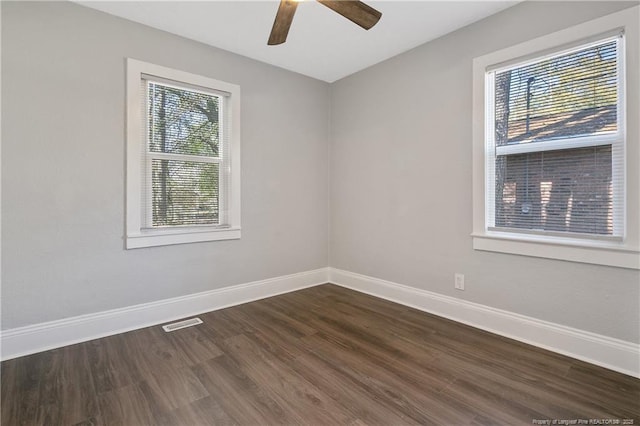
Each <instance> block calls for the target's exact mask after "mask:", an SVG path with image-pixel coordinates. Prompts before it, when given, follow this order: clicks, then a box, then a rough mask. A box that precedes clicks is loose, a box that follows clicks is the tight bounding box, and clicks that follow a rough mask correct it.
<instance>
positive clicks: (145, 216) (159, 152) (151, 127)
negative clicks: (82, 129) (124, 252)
mask: <svg viewBox="0 0 640 426" xmlns="http://www.w3.org/2000/svg"><path fill="white" fill-rule="evenodd" d="M238 123H239V87H238V86H235V85H232V84H229V83H224V82H220V81H216V80H213V79H209V78H206V77H202V76H197V75H194V74H189V73H186V72H182V71H177V70H172V69H169V68H165V67H160V66H157V65H152V64H147V63H144V62H140V61H136V60H133V59H128V60H127V244H126V246H127V248H138V247H147V246H156V245H167V244H179V243H189V242H200V241H212V240H222V239H235V238H240V186H239V183H240V182H239V176H240V175H239V173H240V170H239V165H240V162H239V153H240V150H239V125H238Z"/></svg>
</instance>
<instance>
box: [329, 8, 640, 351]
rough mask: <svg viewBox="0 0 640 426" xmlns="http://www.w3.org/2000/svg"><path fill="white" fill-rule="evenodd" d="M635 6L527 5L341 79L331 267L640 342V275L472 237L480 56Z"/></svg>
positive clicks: (334, 117)
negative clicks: (522, 252) (504, 249)
mask: <svg viewBox="0 0 640 426" xmlns="http://www.w3.org/2000/svg"><path fill="white" fill-rule="evenodd" d="M630 5H632V4H631V3H627V4H620V3H618V4H616V3H595V2H568V3H543V2H525V3H521V4H519V5H517V6H515V7H513V8H510V9H507V10H506V11H504V12H502V13H500V14H498V15H494V16H492V17H489V18H487V19H485V20H483V21H480V22H478V23H476V24H472V25H470V26H468V27H466V28H463V29H461V30H459V31H456V32H454V33H451V34H449V35H446V36H444V37H442V38H440V39H438V40H435V41H433V42H430V43H427V44H425V45H422V46H420V47H418V48H416V49H413V50H411V51H409V52H407V53H404V54H402V55H399V56H397V57H395V58H392V59H390V60H388V61H386V62H383V63H381V64H378V65H376V66H374V67H372V68H369V69H367V70H364V71H362V72H360V73H358V74H355V75H353V76H350V77H347V78H345V79H343V80H341V81H339V82H336V83H335V84H333V85H332V87H331V93H332V104H331V125H332V135H331V145H330V159H329V164H330V173H329V175H330V179H331V182H330V189H329V191H330V194H331V198H330V201H331V202H330V214H329V222H330V241H331V242H330V260H329V263H330V265H331V266H332V267H336V268H341V269H345V270H348V271H352V272H357V273H361V274H365V275H370V276H373V277H377V278H381V279H385V280H390V281H394V282H397V283H401V284H405V285H409V286H413V287H416V288H420V289H425V290H429V291H433V292H437V293H441V294H445V295H449V296H454V297H458V298H461V299H465V300H470V301H473V302H477V303H481V304H485V305H489V306H493V307H496V308H501V309H505V310H508V311H512V312H517V313H520V314H524V315H528V316H531V317H535V318H539V319H543V320H547V321H551V322H555V323H559V324H564V325H567V326H572V327H576V328H579V329H583V330H588V331H592V332H596V333H601V334H604V335H607V336H612V337H616V338H620V339H624V340H628V341H632V342H638V341H640V336H639V334H640V331H639V321H638V318H639V317H640V309H639V303H640V294H639V285H640V273H639V272H638V271H633V270H627V269H617V268H611V267H603V266H594V265H587V264H580V263H571V262H562V261H553V260H544V259H537V258H530V257H522V256H514V255H507V254H498V253H489V252H481V251H474V250H473V249H472V241H471V237H470V233H471V229H472V209H471V198H472V194H471V190H472V188H471V124H472V123H471V120H472V110H471V96H472V74H471V73H472V60H473V58H474V57H476V56H480V55H483V54H486V53H489V52H492V51H495V50H498V49H501V48H504V47H507V46H510V45H514V44H517V43H519V42H523V41H526V40H528V39H531V38H535V37H537V36H541V35H544V34H546V33H550V32H553V31H556V30H559V29H562V28H565V27H568V26H571V25H574V24H577V23H580V22H584V21H587V20H590V19H593V18H596V17H598V16H601V15H605V14H608V13H612V12H614V11H616V10H619V9H621V8H624V7H629V6H630ZM636 95H637V94H636ZM455 272H461V273H464V274H465V278H466V290H465V291H464V292H461V291H458V290H454V288H453V274H454V273H455Z"/></svg>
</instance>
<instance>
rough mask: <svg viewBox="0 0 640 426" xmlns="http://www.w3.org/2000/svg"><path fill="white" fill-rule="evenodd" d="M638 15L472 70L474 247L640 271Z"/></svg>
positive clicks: (558, 36) (583, 28)
mask: <svg viewBox="0 0 640 426" xmlns="http://www.w3.org/2000/svg"><path fill="white" fill-rule="evenodd" d="M637 14H638V8H632V9H630V10H627V11H623V12H619V13H617V14H614V15H609V16H607V17H604V18H601V19H599V20H596V21H591V22H589V23H587V24H582V25H580V26H577V27H573V28H571V29H568V30H565V31H563V32H560V33H555V34H552V35H549V36H545V37H542V38H540V39H536V40H533V41H531V42H527V43H524V44H522V45H518V46H514V47H512V48H509V49H505V50H503V51H500V52H495V53H493V54H490V55H486V56H484V57H481V58H476V60H474V122H475V128H474V179H475V182H474V233H473V238H474V248H476V249H480V250H490V251H499V252H506V253H515V254H524V255H532V256H539V257H549V258H557V259H563V260H573V261H580V262H588V263H598V264H606V265H612V266H623V267H631V268H640V255H639V254H638V226H637V222H638V197H637V195H635V194H634V195H631V196H630V192H629V189H632V188H633V189H634V190H635V192H636V193H637V192H638V189H640V188H638V179H637V177H638V174H637V170H636V171H632V170H630V167H629V165H631V164H632V159H633V158H635V157H634V155H637V153H638V136H637V135H638V131H637V125H636V124H633V125H632V126H627V123H626V120H625V119H626V117H627V116H632V117H633V116H636V115H637V93H638V91H637V90H638V87H637V78H636V81H633V82H632V81H631V79H630V78H629V77H630V75H631V74H633V75H635V76H637V73H638V67H637V63H635V62H630V63H631V65H632V66H628V67H627V66H625V64H626V59H627V52H632V54H631V55H632V56H633V57H634V58H637V49H638V43H637ZM634 19H635V22H634ZM627 33H631V35H630V36H629V35H628V34H627ZM634 35H635V36H636V38H635V39H634V38H633V36H634ZM630 39H633V40H632V41H631V40H630ZM627 71H629V73H630V75H627ZM627 86H633V88H632V87H627ZM627 93H629V94H633V95H630V96H636V98H635V99H634V100H631V101H629V100H628V99H627V97H626V94H627ZM629 106H632V108H633V109H634V113H636V115H632V114H630V113H631V111H630V110H629ZM633 168H634V169H637V165H634V166H633ZM632 222H634V223H632Z"/></svg>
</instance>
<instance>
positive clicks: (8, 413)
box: [1, 285, 640, 425]
mask: <svg viewBox="0 0 640 426" xmlns="http://www.w3.org/2000/svg"><path fill="white" fill-rule="evenodd" d="M200 318H201V319H202V320H203V321H204V324H202V325H199V326H196V327H191V328H186V329H182V330H178V331H175V332H172V333H165V332H164V331H163V330H162V328H160V327H159V326H158V327H150V328H146V329H142V330H138V331H134V332H130V333H125V334H120V335H117V336H112V337H107V338H103V339H98V340H94V341H91V342H86V343H82V344H78V345H73V346H68V347H65V348H61V349H56V350H51V351H47V352H43V353H39V354H35V355H30V356H27V357H23V358H18V359H14V360H9V361H5V362H3V363H2V371H1V373H2V425H23V424H25V425H32V424H34V425H74V424H79V425H93V424H95V425H147V424H154V425H207V424H240V425H263V424H312V425H364V424H378V425H401V424H442V425H486V424H528V425H531V424H534V421H535V420H546V419H550V420H553V419H558V420H586V421H590V419H598V420H602V419H605V420H606V419H615V420H616V421H619V422H620V424H623V421H624V420H625V419H629V420H631V421H632V422H633V424H636V425H637V424H639V423H640V380H638V379H634V378H631V377H629V376H625V375H622V374H618V373H614V372H612V371H609V370H606V369H603V368H599V367H595V366H593V365H589V364H586V363H584V362H580V361H576V360H573V359H570V358H567V357H564V356H561V355H558V354H554V353H552V352H548V351H544V350H541V349H537V348H534V347H531V346H528V345H525V344H522V343H518V342H515V341H512V340H509V339H506V338H502V337H498V336H495V335H492V334H490V333H486V332H483V331H480V330H477V329H474V328H471V327H467V326H464V325H460V324H457V323H455V322H452V321H448V320H445V319H442V318H439V317H436V316H432V315H428V314H426V313H424V312H420V311H417V310H414V309H410V308H407V307H404V306H401V305H397V304H394V303H390V302H387V301H384V300H380V299H376V298H373V297H369V296H366V295H363V294H360V293H356V292H352V291H349V290H346V289H343V288H340V287H336V286H332V285H324V286H319V287H315V288H311V289H307V290H303V291H299V292H295V293H289V294H286V295H283V296H278V297H273V298H270V299H266V300H262V301H258V302H254V303H249V304H245V305H242V306H236V307H233V308H229V309H224V310H220V311H216V312H211V313H208V314H204V315H200Z"/></svg>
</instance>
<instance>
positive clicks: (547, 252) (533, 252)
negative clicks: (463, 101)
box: [471, 6, 640, 269]
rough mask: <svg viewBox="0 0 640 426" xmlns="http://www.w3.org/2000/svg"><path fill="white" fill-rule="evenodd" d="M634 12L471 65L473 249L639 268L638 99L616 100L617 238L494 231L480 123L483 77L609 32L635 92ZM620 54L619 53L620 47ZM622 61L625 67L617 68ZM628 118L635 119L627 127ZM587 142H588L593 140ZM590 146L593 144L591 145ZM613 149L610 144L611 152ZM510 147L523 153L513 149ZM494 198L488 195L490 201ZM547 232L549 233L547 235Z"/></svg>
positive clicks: (488, 101) (486, 91) (489, 157)
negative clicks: (620, 36)
mask: <svg viewBox="0 0 640 426" xmlns="http://www.w3.org/2000/svg"><path fill="white" fill-rule="evenodd" d="M639 11H640V7H638V6H634V7H631V8H629V9H625V10H623V11H621V12H617V13H614V14H611V15H607V16H604V17H602V18H598V19H595V20H593V21H589V22H586V23H583V24H579V25H577V26H574V27H571V28H568V29H565V30H562V31H558V32H556V33H552V34H549V35H545V36H542V37H539V38H536V39H533V40H530V41H527V42H524V43H520V44H518V45H515V46H512V47H508V48H505V49H502V50H499V51H496V52H492V53H489V54H487V55H483V56H480V57H478V58H475V59H474V61H473V135H472V140H473V232H472V234H471V236H472V240H473V248H474V249H475V250H483V251H492V252H500V253H509V254H517V255H525V256H533V257H542V258H550V259H558V260H566V261H574V262H583V263H592V264H599V265H608V266H617V267H623V268H632V269H640V220H638V217H639V212H640V197H639V196H638V192H640V174H639V173H638V170H637V169H638V167H637V164H638V159H639V158H640V141H639V132H638V123H637V120H631V122H628V121H627V120H625V114H626V115H627V116H629V117H636V116H638V111H639V108H638V97H637V96H633V95H632V96H625V94H624V93H622V94H621V95H622V96H621V99H620V102H621V104H622V105H623V106H624V108H622V109H623V111H619V118H620V119H621V123H619V125H620V134H619V136H620V137H621V139H622V140H620V141H618V144H617V149H623V150H624V160H623V163H624V164H623V166H622V167H623V168H624V169H623V170H622V175H623V176H624V178H623V180H624V182H623V185H621V187H620V189H619V191H620V192H619V195H622V196H623V201H622V202H623V209H622V210H623V214H622V215H623V218H622V221H621V225H622V227H623V233H622V237H610V236H607V237H605V238H600V237H593V236H591V235H588V234H586V235H575V234H566V236H564V235H555V233H552V232H548V233H536V232H531V231H527V230H523V231H521V232H518V230H517V229H509V230H508V231H507V230H500V229H496V228H491V227H490V224H489V220H490V219H491V216H490V213H491V209H490V206H489V205H488V200H489V199H490V198H489V197H490V194H491V193H493V192H495V191H494V190H493V189H492V188H493V187H495V182H494V181H491V182H490V181H489V180H490V179H491V173H490V171H491V168H492V167H493V166H492V165H491V164H490V162H491V161H495V152H492V151H491V149H492V146H491V143H490V141H491V140H493V134H489V132H491V131H492V129H493V126H492V125H486V124H485V123H486V115H485V111H486V108H489V107H490V106H492V105H493V102H494V100H493V91H491V90H490V87H487V79H486V76H487V73H488V72H490V71H495V70H496V69H500V68H502V69H504V68H508V67H509V66H510V65H512V64H518V63H521V62H525V61H527V60H532V59H535V58H543V57H544V56H548V55H549V54H551V53H555V52H558V53H559V52H562V51H564V50H567V49H570V48H572V47H573V48H575V47H578V46H581V45H585V44H588V43H589V42H590V41H596V40H599V39H605V38H607V36H611V35H613V34H614V33H615V32H618V33H619V32H621V31H624V33H625V39H626V40H625V42H624V43H620V46H621V52H620V58H621V59H622V61H624V62H623V64H621V65H622V66H621V67H620V66H619V70H621V69H622V71H623V73H622V75H621V78H622V79H623V88H624V91H625V92H626V93H628V94H637V93H639V90H640V87H639V85H638V73H639V68H640V67H639V66H638V65H639V64H638V62H639V61H640V60H639V58H640V55H639V50H640V49H639V46H638V20H639ZM622 49H624V50H622ZM625 64H626V67H625V66H624V65H625ZM634 121H635V122H634ZM589 138H592V141H591V142H594V141H595V140H596V139H597V137H593V136H591V137H589ZM594 143H595V142H594ZM614 146H616V145H615V144H613V143H612V149H614ZM510 149H515V150H517V149H522V148H518V147H514V148H510ZM491 199H493V198H491ZM552 234H553V235H552Z"/></svg>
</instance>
